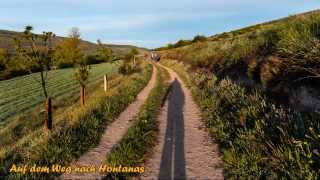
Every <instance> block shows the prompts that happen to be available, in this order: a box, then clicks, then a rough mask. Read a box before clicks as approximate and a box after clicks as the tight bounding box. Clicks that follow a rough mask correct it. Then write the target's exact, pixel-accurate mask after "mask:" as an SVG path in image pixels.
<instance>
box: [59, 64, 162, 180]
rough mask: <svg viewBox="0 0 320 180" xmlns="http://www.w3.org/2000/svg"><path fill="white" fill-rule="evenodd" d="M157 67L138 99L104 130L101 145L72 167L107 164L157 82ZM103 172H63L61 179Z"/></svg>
mask: <svg viewBox="0 0 320 180" xmlns="http://www.w3.org/2000/svg"><path fill="white" fill-rule="evenodd" d="M156 75H157V68H156V67H155V66H153V70H152V76H151V79H150V80H149V82H148V84H147V86H146V87H144V89H143V90H142V91H140V93H139V94H138V96H137V98H136V100H135V101H134V102H133V103H131V104H130V105H129V106H128V107H127V108H126V109H125V110H124V111H123V112H122V113H121V114H120V115H119V117H118V118H117V119H116V120H115V121H114V122H112V123H111V124H110V125H109V126H108V127H107V128H106V129H105V131H104V133H103V135H102V137H101V139H100V142H99V145H98V146H97V147H95V148H93V149H91V150H89V151H88V152H86V153H85V154H83V155H82V156H81V157H80V158H79V159H78V160H77V161H76V162H73V163H71V166H72V167H81V166H90V167H91V166H95V167H96V169H98V168H99V166H100V165H101V164H105V163H104V161H105V159H106V155H107V154H108V153H109V152H110V151H111V149H112V148H113V147H114V145H116V144H117V143H118V142H119V141H120V140H121V139H122V137H123V136H124V135H125V134H126V132H127V130H128V128H129V127H130V126H131V125H132V124H133V121H132V120H133V119H134V117H135V116H136V115H137V114H138V112H139V110H140V107H141V106H142V105H143V104H144V102H145V101H146V99H147V97H148V95H149V93H150V91H151V89H153V88H154V86H155V84H156ZM102 175H103V174H99V173H82V174H79V173H78V174H77V173H71V174H63V175H61V176H60V177H59V179H85V180H87V179H101V178H102V177H103V176H102Z"/></svg>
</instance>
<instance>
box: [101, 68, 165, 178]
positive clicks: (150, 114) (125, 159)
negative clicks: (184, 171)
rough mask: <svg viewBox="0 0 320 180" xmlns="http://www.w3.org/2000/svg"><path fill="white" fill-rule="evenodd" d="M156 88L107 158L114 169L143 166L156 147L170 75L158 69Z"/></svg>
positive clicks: (135, 174)
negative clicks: (148, 154)
mask: <svg viewBox="0 0 320 180" xmlns="http://www.w3.org/2000/svg"><path fill="white" fill-rule="evenodd" d="M158 69H159V71H158V74H157V82H156V86H155V87H154V88H153V89H152V90H151V92H150V94H149V96H148V98H147V100H146V102H145V104H144V105H143V106H142V108H141V110H140V112H139V114H138V116H137V118H136V119H135V124H134V125H133V126H132V127H130V128H129V130H128V132H127V134H126V135H125V136H124V138H123V139H122V140H121V142H120V143H119V144H118V145H117V146H116V147H115V148H114V149H113V150H112V151H111V153H110V154H109V155H108V156H107V163H108V165H109V166H112V167H119V166H122V167H124V166H126V167H133V166H138V165H141V164H142V163H143V162H144V160H145V157H146V154H147V153H148V152H149V151H150V149H152V147H154V145H155V144H156V141H157V133H158V123H157V115H158V114H159V112H160V108H161V105H162V101H163V99H164V98H165V96H166V94H167V93H166V92H167V90H168V88H169V83H167V82H168V81H167V80H168V79H169V74H168V72H167V71H166V70H164V69H162V68H158ZM137 175H139V174H138V173H113V174H108V176H107V177H106V178H112V179H126V178H129V177H131V176H137Z"/></svg>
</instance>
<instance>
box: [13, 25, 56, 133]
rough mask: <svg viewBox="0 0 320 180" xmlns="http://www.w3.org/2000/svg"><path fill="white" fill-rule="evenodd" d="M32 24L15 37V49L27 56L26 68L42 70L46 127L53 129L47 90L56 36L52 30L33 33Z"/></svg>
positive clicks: (24, 56)
mask: <svg viewBox="0 0 320 180" xmlns="http://www.w3.org/2000/svg"><path fill="white" fill-rule="evenodd" d="M32 30H33V28H32V26H26V28H25V30H24V32H23V34H22V35H21V36H20V37H17V38H15V39H14V41H15V51H16V53H17V56H20V57H22V58H25V59H26V60H27V62H28V64H25V69H26V70H28V71H29V72H30V73H32V72H31V69H33V68H34V67H36V69H37V70H39V71H40V80H37V81H38V82H39V83H40V84H41V87H42V91H43V96H44V97H45V99H46V103H45V107H46V111H47V116H46V120H45V124H46V128H47V129H48V130H51V129H52V106H51V97H50V96H49V95H48V91H47V81H48V71H49V70H50V67H51V65H52V54H53V48H52V38H53V37H54V36H55V35H54V34H53V33H52V32H43V33H42V34H40V35H38V34H34V33H32Z"/></svg>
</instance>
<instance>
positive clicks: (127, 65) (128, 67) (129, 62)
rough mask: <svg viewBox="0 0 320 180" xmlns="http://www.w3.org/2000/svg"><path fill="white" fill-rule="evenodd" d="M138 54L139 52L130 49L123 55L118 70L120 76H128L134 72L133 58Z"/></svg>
mask: <svg viewBox="0 0 320 180" xmlns="http://www.w3.org/2000/svg"><path fill="white" fill-rule="evenodd" d="M137 54H139V51H138V50H137V49H135V48H132V49H131V50H130V52H129V53H128V54H126V55H125V57H124V59H123V64H122V66H121V67H120V68H119V72H120V73H121V74H130V73H132V72H133V71H134V70H135V56H136V55H137Z"/></svg>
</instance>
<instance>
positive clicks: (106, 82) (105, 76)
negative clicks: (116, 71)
mask: <svg viewBox="0 0 320 180" xmlns="http://www.w3.org/2000/svg"><path fill="white" fill-rule="evenodd" d="M108 86H109V84H108V75H107V74H105V75H104V92H107V90H108V88H109V87H108Z"/></svg>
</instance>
